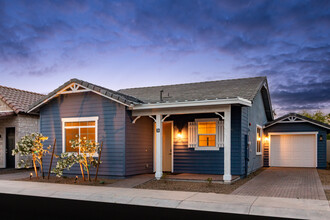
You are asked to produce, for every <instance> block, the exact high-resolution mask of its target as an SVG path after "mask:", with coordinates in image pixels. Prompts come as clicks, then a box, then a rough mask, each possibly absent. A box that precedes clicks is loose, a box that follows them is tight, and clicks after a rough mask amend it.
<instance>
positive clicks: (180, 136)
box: [177, 132, 182, 140]
mask: <svg viewBox="0 0 330 220" xmlns="http://www.w3.org/2000/svg"><path fill="white" fill-rule="evenodd" d="M177 137H178V139H179V140H181V139H182V133H181V132H179V133H178V134H177Z"/></svg>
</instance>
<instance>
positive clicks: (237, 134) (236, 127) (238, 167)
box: [231, 106, 244, 175]
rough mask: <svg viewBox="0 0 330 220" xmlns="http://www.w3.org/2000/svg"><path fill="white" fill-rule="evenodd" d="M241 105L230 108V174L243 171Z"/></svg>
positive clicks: (239, 173) (238, 173)
mask: <svg viewBox="0 0 330 220" xmlns="http://www.w3.org/2000/svg"><path fill="white" fill-rule="evenodd" d="M241 109H242V107H240V106H232V108H231V174H232V175H242V174H243V173H244V163H243V162H244V161H243V160H242V158H243V152H242V151H243V150H244V149H242V124H241V122H242V114H241Z"/></svg>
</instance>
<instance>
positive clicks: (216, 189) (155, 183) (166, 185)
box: [135, 168, 267, 194]
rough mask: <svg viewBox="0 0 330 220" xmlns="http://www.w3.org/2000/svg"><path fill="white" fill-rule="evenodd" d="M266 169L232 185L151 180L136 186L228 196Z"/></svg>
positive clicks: (139, 187)
mask: <svg viewBox="0 0 330 220" xmlns="http://www.w3.org/2000/svg"><path fill="white" fill-rule="evenodd" d="M265 169H267V168H261V169H259V170H257V171H256V172H254V173H251V174H250V175H249V176H248V177H246V178H244V179H240V180H237V181H236V182H234V183H232V184H220V183H208V182H205V183H204V182H203V183H201V182H191V181H171V180H151V181H149V182H146V183H143V184H141V185H138V186H136V187H135V188H138V189H156V190H172V191H189V192H211V193H222V194H230V193H232V192H233V191H234V190H235V189H237V188H238V187H240V186H241V185H243V184H244V183H246V182H247V181H249V180H251V179H252V178H254V177H255V176H257V175H258V174H260V173H261V172H262V171H264V170H265Z"/></svg>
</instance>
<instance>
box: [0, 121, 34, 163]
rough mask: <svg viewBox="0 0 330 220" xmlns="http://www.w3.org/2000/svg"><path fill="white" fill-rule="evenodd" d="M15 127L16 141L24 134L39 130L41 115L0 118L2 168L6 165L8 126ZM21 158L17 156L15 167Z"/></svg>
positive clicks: (0, 157)
mask: <svg viewBox="0 0 330 220" xmlns="http://www.w3.org/2000/svg"><path fill="white" fill-rule="evenodd" d="M8 127H15V143H17V142H18V141H19V140H20V139H21V138H22V137H23V136H24V135H26V134H29V133H32V132H38V131H39V116H31V115H17V116H8V117H5V118H1V119H0V135H1V138H0V168H5V167H6V128H8ZM19 160H20V158H19V157H18V156H16V158H15V167H16V168H17V164H18V161H19Z"/></svg>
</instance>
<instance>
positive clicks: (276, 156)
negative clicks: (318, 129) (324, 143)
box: [270, 134, 316, 167]
mask: <svg viewBox="0 0 330 220" xmlns="http://www.w3.org/2000/svg"><path fill="white" fill-rule="evenodd" d="M315 138H316V137H315V135H314V134H299V135H297V134H294V135H282V134H281V135H271V139H270V166H279V167H316V140H315Z"/></svg>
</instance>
